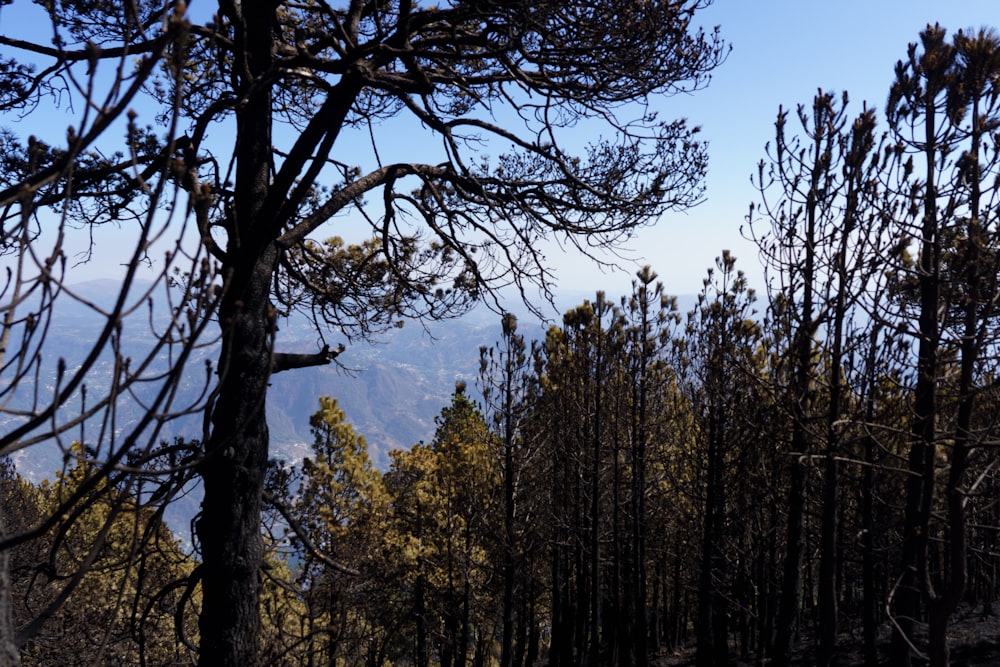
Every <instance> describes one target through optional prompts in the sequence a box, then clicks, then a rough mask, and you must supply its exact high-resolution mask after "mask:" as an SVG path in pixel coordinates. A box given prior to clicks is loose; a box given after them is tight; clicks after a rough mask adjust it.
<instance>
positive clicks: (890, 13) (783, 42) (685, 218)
mask: <svg viewBox="0 0 1000 667" xmlns="http://www.w3.org/2000/svg"><path fill="white" fill-rule="evenodd" d="M701 21H702V23H703V24H704V25H706V26H714V25H720V26H721V29H722V30H721V32H722V35H723V37H724V38H725V39H726V40H727V41H728V42H729V43H730V44H732V47H733V50H732V52H731V53H730V55H729V59H728V60H727V61H726V63H724V64H723V65H722V66H721V67H720V68H719V69H718V70H717V71H716V74H715V76H714V77H713V80H712V82H711V84H710V85H709V87H708V88H707V89H705V90H702V91H700V92H698V93H696V94H694V95H691V96H686V97H684V98H672V99H669V100H666V101H664V103H663V107H662V109H663V110H662V114H663V115H665V116H667V117H669V116H670V115H671V114H672V115H673V116H675V117H676V116H686V117H687V118H688V119H689V120H690V122H692V123H693V124H697V125H701V127H702V130H703V136H704V138H706V139H707V140H708V141H709V142H710V149H709V152H710V166H709V177H708V192H707V200H706V202H705V203H704V204H702V205H701V206H699V207H697V208H696V209H694V210H691V211H690V212H688V213H686V214H671V215H668V216H665V217H664V218H663V219H662V220H661V221H660V222H659V223H658V224H657V225H656V226H654V227H653V228H649V229H644V230H642V231H641V232H640V235H639V237H638V239H637V240H636V242H634V243H632V244H631V245H632V246H633V247H634V248H636V249H638V250H639V252H638V254H640V255H642V256H644V258H645V262H644V263H648V264H650V265H651V266H652V267H653V268H654V270H656V272H657V273H658V274H659V275H660V278H661V280H662V281H663V283H664V286H665V287H666V290H667V291H668V292H670V293H672V294H690V293H696V292H698V291H699V290H700V289H701V281H702V278H704V276H705V271H706V270H707V269H708V267H710V266H712V265H713V262H714V258H715V257H717V256H718V255H719V254H720V251H721V250H722V249H723V248H729V249H731V250H732V252H733V254H734V255H736V257H737V260H738V261H737V266H738V267H739V268H742V269H744V270H745V271H746V272H747V274H749V276H750V278H751V282H752V283H753V284H754V286H755V287H758V288H761V289H762V288H763V284H762V282H763V278H762V274H761V270H760V261H759V260H758V258H757V254H756V250H755V248H754V247H753V246H752V244H750V243H748V242H746V241H744V240H743V239H742V238H741V236H740V225H741V223H742V222H743V221H744V219H745V216H746V213H747V209H748V206H749V204H750V202H751V201H752V200H753V199H754V196H755V194H756V192H755V190H754V188H753V186H752V185H751V183H750V175H751V174H752V173H754V172H755V169H756V165H757V163H758V162H759V161H760V160H761V158H763V157H764V155H765V154H764V146H765V144H766V143H767V142H768V141H769V140H771V139H772V138H773V133H774V120H775V117H776V114H777V111H778V106H779V105H784V106H785V108H790V109H794V108H795V107H796V106H797V105H798V104H802V103H807V104H808V103H811V101H812V98H813V96H814V95H815V94H816V91H817V89H818V88H823V89H824V90H828V91H836V92H839V91H843V90H847V91H848V93H849V94H850V99H851V104H850V108H851V109H855V110H856V111H860V110H861V103H862V101H864V100H867V101H868V103H869V106H873V107H875V108H876V109H877V110H878V111H879V113H880V115H881V112H882V111H883V109H884V106H885V100H886V96H887V94H888V89H889V84H890V82H891V81H892V78H893V68H894V66H895V63H896V61H898V60H900V59H902V58H904V57H905V56H906V48H907V44H908V43H910V42H915V41H917V40H918V37H919V33H920V31H921V30H922V29H923V28H924V27H925V26H926V25H927V24H928V22H930V23H935V22H937V23H940V24H941V25H942V26H943V27H945V28H946V29H947V30H948V32H949V34H950V33H952V32H956V31H957V30H959V29H962V28H969V27H974V28H979V27H981V26H984V25H992V26H994V27H997V28H998V29H1000V1H998V0H838V1H837V2H830V1H822V0H758V1H756V2H751V1H749V0H715V4H714V5H713V6H712V7H710V8H709V9H707V10H705V11H704V12H703V13H702V14H701ZM852 115H853V114H852ZM558 274H559V276H560V282H561V283H562V284H563V285H565V286H572V287H574V288H588V289H595V290H596V289H606V290H607V291H608V292H609V293H610V294H612V295H618V294H622V293H626V292H628V291H629V285H630V282H631V275H630V274H628V273H622V274H618V275H601V274H600V273H597V272H596V271H595V270H594V269H593V268H592V267H589V266H588V265H587V264H585V263H584V262H582V261H581V260H579V259H577V260H573V259H569V258H567V259H563V260H561V261H560V263H559V267H558Z"/></svg>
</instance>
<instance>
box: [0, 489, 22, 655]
mask: <svg viewBox="0 0 1000 667" xmlns="http://www.w3.org/2000/svg"><path fill="white" fill-rule="evenodd" d="M3 511H4V508H2V507H0V540H2V539H3V538H4V537H6V535H7V533H6V528H5V524H4V517H3ZM12 602H13V599H12V597H11V581H10V551H9V550H0V667H18V665H20V664H21V662H20V658H19V656H18V650H17V644H16V643H15V641H14V637H15V634H16V633H15V629H14V613H13V607H12Z"/></svg>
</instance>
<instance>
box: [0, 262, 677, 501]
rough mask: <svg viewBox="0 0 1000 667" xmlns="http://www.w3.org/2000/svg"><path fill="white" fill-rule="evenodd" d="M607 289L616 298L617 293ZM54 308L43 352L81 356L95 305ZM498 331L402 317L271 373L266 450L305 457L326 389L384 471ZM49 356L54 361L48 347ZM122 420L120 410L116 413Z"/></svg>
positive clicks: (430, 428) (28, 453)
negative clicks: (320, 357)
mask: <svg viewBox="0 0 1000 667" xmlns="http://www.w3.org/2000/svg"><path fill="white" fill-rule="evenodd" d="M118 287H119V285H118V283H116V282H114V281H109V280H100V281H91V282H86V283H81V284H78V285H74V286H72V287H71V290H73V291H74V292H75V293H76V294H78V295H80V296H81V297H83V298H86V299H88V300H89V301H91V302H93V303H96V304H98V305H102V306H104V307H109V306H110V304H111V303H112V302H113V300H114V298H115V296H116V295H117V292H118ZM594 296H595V295H594V294H592V293H585V292H582V291H566V292H562V293H560V294H559V295H558V296H557V308H558V312H564V311H565V310H567V309H569V308H571V307H573V306H575V305H578V304H580V303H583V301H584V300H587V299H590V300H593V298H594ZM608 296H609V298H614V300H615V302H617V299H618V297H617V296H615V295H610V294H609V295H608ZM685 301H688V299H685ZM57 308H59V309H60V310H59V311H58V315H57V317H56V318H55V321H54V323H53V327H52V330H51V331H50V336H51V338H50V339H49V341H48V342H47V344H46V348H45V349H46V350H53V351H57V352H58V354H59V355H60V356H63V357H65V358H66V359H67V360H70V359H79V358H82V356H83V354H85V353H86V351H87V350H88V349H89V344H90V342H91V341H92V340H93V337H92V332H97V331H99V329H100V328H101V327H102V326H103V325H104V323H105V320H104V319H103V318H102V317H101V316H100V314H99V313H96V312H94V311H93V310H92V309H90V308H88V307H85V306H83V305H81V304H78V303H73V302H72V301H69V300H67V301H66V302H65V305H64V304H63V303H61V302H60V303H59V304H58V305H57ZM511 309H512V311H514V312H515V314H516V315H517V316H518V318H519V320H520V322H521V324H520V331H521V333H523V334H524V335H525V336H526V337H527V338H529V339H531V338H541V337H542V336H544V332H545V329H546V328H547V326H548V325H547V324H545V323H542V322H541V321H539V320H538V318H537V317H535V316H533V315H530V314H529V312H528V310H527V308H526V307H524V306H523V304H516V305H514V306H511ZM547 310H548V311H550V312H551V313H552V321H553V322H555V321H558V317H557V315H556V312H557V310H556V309H552V308H549V309H547ZM500 333H501V330H500V315H499V314H497V313H496V312H493V311H491V310H489V309H487V308H486V307H485V306H480V307H477V308H476V309H474V310H473V311H472V312H470V313H468V314H466V315H464V316H463V317H460V318H455V319H449V320H442V321H432V322H426V323H413V322H409V323H407V324H406V325H405V326H403V327H402V328H399V329H394V330H392V331H389V332H387V333H386V334H384V335H382V336H380V337H379V340H378V342H377V343H367V342H359V343H356V344H353V345H350V346H349V347H348V348H347V349H346V350H345V352H344V353H343V354H342V355H341V356H340V357H339V358H338V360H337V361H338V362H340V364H342V367H340V366H338V365H330V366H319V367H311V368H302V369H296V370H291V371H287V372H283V373H278V374H276V375H274V376H273V378H272V382H271V390H270V392H269V393H268V399H267V400H268V403H267V416H268V424H269V428H270V432H271V456H272V457H274V458H278V459H283V460H285V461H287V462H294V461H298V460H300V459H301V458H302V457H303V456H306V455H308V453H309V448H310V444H311V442H312V436H311V434H310V427H309V417H310V416H311V415H312V414H313V413H314V412H315V411H316V410H317V409H318V407H319V401H318V399H319V397H320V396H324V395H329V396H332V397H334V398H336V399H337V400H338V402H339V404H340V407H341V408H342V409H343V410H344V411H345V413H346V416H347V420H348V421H349V422H350V423H351V424H352V425H353V427H354V429H355V430H356V431H357V432H358V433H360V434H361V435H363V436H365V439H366V441H367V443H368V447H369V453H370V455H371V457H372V461H373V463H374V464H375V465H376V466H377V467H378V468H380V469H383V470H384V469H386V468H387V467H388V463H389V452H390V451H392V450H393V449H400V448H409V447H410V446H412V445H414V444H416V443H418V442H421V441H429V440H430V439H431V438H433V435H434V430H435V423H434V420H435V418H436V417H437V416H438V415H439V414H440V412H441V409H442V408H444V407H445V406H446V405H448V402H449V400H450V396H451V393H452V392H453V391H454V387H455V382H456V381H459V380H461V381H464V382H465V383H466V384H467V385H468V386H469V387H470V389H471V390H473V392H474V393H473V395H477V394H478V392H477V391H475V387H476V386H477V380H478V374H479V348H480V347H481V346H492V345H494V344H495V342H496V341H497V340H498V339H499V337H500ZM129 336H132V338H129ZM125 337H126V339H127V340H125V341H124V343H123V344H124V346H125V347H126V348H129V347H132V346H134V349H136V350H137V351H138V350H140V349H142V348H144V347H146V346H149V345H151V344H152V343H153V342H154V339H153V335H152V333H150V332H149V331H148V330H147V331H146V332H145V333H144V334H143V333H139V334H131V333H130V332H128V331H126V334H125ZM327 339H328V340H330V341H331V342H333V343H334V344H336V343H339V342H341V341H340V340H338V337H337V335H336V334H335V333H334V334H327ZM344 342H346V341H344ZM277 346H278V349H279V350H280V351H283V352H304V353H307V352H312V351H315V350H316V349H317V347H318V345H317V343H316V332H315V330H314V329H312V327H311V326H310V325H308V324H307V323H305V322H300V321H299V322H297V321H288V320H283V321H282V322H281V328H280V333H279V336H278V340H277ZM50 355H51V356H52V358H51V359H49V362H50V363H51V364H53V367H54V362H55V353H54V352H50ZM204 355H205V358H206V359H211V360H212V361H213V362H214V355H213V353H212V350H206V351H205V353H204ZM164 363H166V361H164ZM196 366H197V363H193V364H192V365H191V367H192V368H195V367H196ZM112 368H113V365H112V364H111V363H110V359H109V360H108V361H104V362H99V364H98V366H97V368H96V372H95V373H93V374H92V376H91V377H89V378H88V383H89V384H90V385H91V386H95V387H96V386H100V385H102V384H103V385H104V386H107V384H108V383H109V382H110V378H111V373H112V372H113V371H112ZM198 382H203V378H201V379H199V378H195V377H192V380H191V383H192V385H197V384H198ZM191 391H194V389H191ZM138 410H139V408H138V407H137V408H136V411H137V412H138ZM127 418H128V415H127V414H123V416H122V419H123V420H127ZM135 418H138V415H136V416H135ZM8 421H10V420H8ZM3 427H4V424H2V423H0V428H3ZM200 435H201V421H200V419H197V418H186V419H184V420H179V421H178V423H177V424H175V425H174V426H173V427H172V428H171V429H169V430H168V432H167V433H166V435H165V438H171V439H172V438H173V437H185V438H199V437H200ZM14 460H15V463H16V465H17V467H18V470H19V471H20V472H21V474H23V475H25V476H26V477H28V478H29V479H32V480H33V481H39V480H41V479H43V478H46V477H51V475H52V474H53V472H54V471H55V470H58V469H59V467H60V466H61V465H62V455H61V451H60V450H59V449H58V448H57V447H54V446H51V447H46V446H44V445H36V446H32V447H30V448H27V449H24V450H21V451H19V452H17V453H15V455H14Z"/></svg>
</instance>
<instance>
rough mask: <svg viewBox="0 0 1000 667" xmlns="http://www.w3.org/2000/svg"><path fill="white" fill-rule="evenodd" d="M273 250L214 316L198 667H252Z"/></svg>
mask: <svg viewBox="0 0 1000 667" xmlns="http://www.w3.org/2000/svg"><path fill="white" fill-rule="evenodd" d="M275 254H276V253H275V251H274V249H273V248H270V249H268V250H265V251H264V252H262V253H261V255H262V259H261V260H260V261H259V262H257V263H254V264H253V265H251V266H250V267H249V268H247V269H244V270H236V271H234V272H233V277H232V279H231V281H230V285H229V287H228V290H229V292H228V294H227V296H226V299H225V303H224V304H223V308H222V310H221V311H220V321H221V323H222V327H223V345H222V362H221V363H220V367H219V373H220V376H221V379H220V384H219V394H218V398H217V400H216V403H215V406H214V409H213V411H212V434H211V436H210V438H209V441H208V444H207V446H206V448H205V460H204V462H203V463H202V465H201V469H200V473H201V476H202V480H203V482H204V485H205V496H204V500H203V501H202V512H201V517H200V519H199V520H198V523H197V535H198V539H199V541H200V544H201V555H202V577H201V583H202V611H201V616H200V618H199V630H200V634H201V655H200V658H199V662H198V664H199V667H251V666H254V665H257V647H258V642H257V638H258V635H259V630H260V611H259V609H258V602H259V599H260V586H261V583H260V566H261V564H262V562H263V557H264V544H263V540H262V538H261V509H262V500H261V494H262V490H263V488H264V473H265V470H266V467H267V457H268V429H267V421H266V418H265V414H264V402H265V397H266V395H267V386H268V381H269V378H270V371H271V345H270V339H271V331H272V329H271V327H272V326H273V323H272V322H271V320H270V316H269V305H270V304H269V301H268V294H269V287H270V278H271V273H272V269H273V262H274V257H275Z"/></svg>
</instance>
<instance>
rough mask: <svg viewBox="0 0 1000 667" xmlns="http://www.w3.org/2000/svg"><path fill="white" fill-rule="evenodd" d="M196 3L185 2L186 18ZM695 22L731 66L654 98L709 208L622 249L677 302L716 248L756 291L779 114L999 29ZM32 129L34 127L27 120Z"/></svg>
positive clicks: (993, 13)
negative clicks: (934, 42)
mask: <svg viewBox="0 0 1000 667" xmlns="http://www.w3.org/2000/svg"><path fill="white" fill-rule="evenodd" d="M20 4H22V5H23V3H20ZM198 4H199V3H198V0H194V2H193V3H192V5H193V8H194V7H196V6H197V5H198ZM12 10H13V11H15V12H16V11H19V10H18V9H15V8H14V7H7V8H5V9H4V12H3V13H0V29H2V30H3V32H4V33H6V34H17V33H19V32H20V31H21V30H22V29H24V30H28V29H29V28H28V26H27V25H25V24H26V23H28V21H25V20H24V15H23V14H17V13H12ZM19 19H20V20H19ZM699 21H700V23H701V24H703V25H705V26H706V27H709V28H711V27H712V26H714V25H720V26H721V33H722V36H723V38H724V39H725V40H726V41H727V42H728V43H730V44H731V45H732V47H733V48H732V52H731V53H730V55H729V58H728V60H727V61H726V62H725V63H724V64H723V65H722V66H721V67H720V68H719V69H718V70H717V71H716V73H715V75H714V77H713V80H712V82H711V83H710V85H709V86H708V88H706V89H705V90H702V91H699V92H697V93H694V94H692V95H685V96H680V97H673V98H668V99H663V100H658V101H656V105H657V107H658V108H659V109H660V112H661V117H663V118H675V117H680V116H684V117H687V118H688V119H689V121H690V122H691V123H692V124H696V125H700V126H701V127H702V136H703V138H705V139H706V140H708V141H709V142H710V167H709V176H708V182H707V185H708V190H707V193H706V197H707V199H706V201H705V202H704V203H703V204H702V205H700V206H698V207H697V208H695V209H693V210H691V211H688V212H686V213H674V214H669V215H667V216H665V217H664V218H663V219H661V220H659V221H658V222H657V224H656V225H654V226H652V227H650V228H646V229H643V230H641V231H640V232H639V234H638V236H637V237H636V238H635V239H634V240H633V241H632V242H631V243H630V244H629V247H630V249H631V252H628V251H627V252H626V255H629V256H631V257H633V258H635V260H636V264H635V266H638V265H641V264H645V263H648V264H650V265H652V267H653V268H654V270H655V271H656V272H657V273H658V274H659V275H660V278H661V280H662V281H663V282H664V285H665V287H666V289H667V291H668V292H670V293H674V294H690V293H695V292H697V291H699V289H700V288H701V280H702V278H703V277H704V275H705V271H706V269H707V268H708V267H710V266H712V265H713V261H714V258H715V257H716V256H718V255H719V254H720V252H721V250H722V249H723V248H727V249H730V250H731V251H732V252H733V254H735V255H736V257H737V258H738V266H739V267H740V268H742V269H743V270H745V271H746V272H747V273H748V274H749V275H750V278H751V283H752V284H754V286H755V287H758V288H763V284H762V277H761V276H762V272H761V270H760V262H759V260H758V258H757V255H756V250H755V248H754V247H753V246H752V244H750V243H749V242H747V241H745V240H744V239H742V237H741V235H740V225H741V224H742V223H743V222H744V219H745V216H746V212H747V209H748V206H749V204H750V202H751V201H753V200H754V198H755V195H756V193H755V190H754V188H753V186H752V185H751V183H750V175H751V174H752V173H753V172H754V171H755V168H756V164H757V162H758V161H759V160H760V159H761V158H762V157H764V146H765V144H766V143H767V142H768V141H769V140H770V139H771V138H772V134H773V128H774V119H775V115H776V113H777V110H778V106H779V105H784V106H785V107H786V108H794V107H795V106H796V105H798V104H801V103H809V102H811V100H812V97H813V96H814V95H815V93H816V91H817V89H818V88H823V89H824V90H829V91H838V92H839V91H842V90H847V91H848V92H849V93H850V97H851V100H852V104H851V107H852V109H854V110H855V111H858V110H860V109H861V103H862V101H863V100H867V101H868V103H869V105H871V106H874V107H875V108H877V109H879V110H880V111H881V109H882V107H883V105H884V101H885V97H886V93H887V91H888V86H889V83H890V81H891V80H892V75H893V66H894V64H895V62H896V61H897V60H899V59H900V58H902V57H904V56H905V54H906V48H907V44H908V43H909V42H912V41H915V40H917V38H918V34H919V32H920V30H921V29H922V28H923V27H924V26H926V25H927V23H928V22H938V23H940V24H941V25H942V26H944V27H946V28H947V29H948V30H949V32H954V31H956V30H958V29H960V28H968V27H974V28H978V27H980V26H983V25H994V26H1000V2H998V0H950V1H947V2H943V1H941V0H936V1H932V0H864V1H862V0H838V1H837V2H829V1H819V0H757V1H756V2H754V1H751V0H715V3H714V4H713V5H712V6H711V7H709V8H708V9H707V10H704V11H703V12H702V13H701V14H700V16H699ZM19 23H20V24H21V25H18V24H19ZM12 26H13V28H14V29H12ZM38 120H42V119H41V118H40V117H36V118H31V119H29V121H38ZM44 120H45V121H46V122H49V123H51V122H52V119H51V118H46V119H44ZM3 122H6V119H4V120H3ZM31 124H33V123H31V122H29V123H28V125H31ZM19 129H20V130H21V131H26V128H24V127H22V128H19ZM383 129H384V130H385V133H386V135H383V136H387V137H388V138H387V143H390V144H391V143H393V139H392V133H393V130H391V129H390V128H383ZM396 139H397V140H398V137H397V138H396ZM380 143H381V140H380ZM404 144H405V142H404ZM114 238H115V231H114V230H105V231H104V232H102V233H101V236H100V237H99V238H98V245H99V246H100V248H103V249H105V250H108V249H110V248H112V247H113V246H114V245H115V244H114ZM548 254H549V259H550V261H551V263H552V265H553V267H554V269H555V274H556V277H557V279H558V281H559V286H560V287H563V288H569V289H572V290H584V291H589V292H593V291H595V290H597V289H604V290H606V291H607V292H608V293H609V295H610V296H617V295H619V294H622V293H627V292H628V291H629V285H630V282H631V279H632V276H633V274H634V269H635V266H632V265H626V268H625V270H623V271H621V272H614V273H602V272H601V271H600V270H598V269H597V268H595V266H594V265H593V264H592V263H590V262H588V261H586V260H584V259H582V258H580V257H579V256H577V255H573V254H563V253H560V252H559V251H557V250H553V251H550V252H549V253H548ZM108 255H109V258H108V259H104V260H99V261H97V262H92V263H91V264H90V265H89V266H86V267H80V268H79V269H78V270H76V271H74V274H75V276H76V277H78V278H79V279H84V278H90V277H98V276H100V275H102V272H105V269H106V267H107V266H108V264H109V263H111V264H117V263H118V262H119V261H120V259H118V258H112V257H113V253H110V252H109V253H108Z"/></svg>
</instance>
